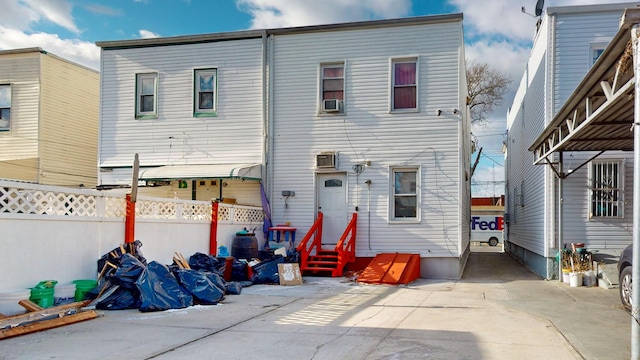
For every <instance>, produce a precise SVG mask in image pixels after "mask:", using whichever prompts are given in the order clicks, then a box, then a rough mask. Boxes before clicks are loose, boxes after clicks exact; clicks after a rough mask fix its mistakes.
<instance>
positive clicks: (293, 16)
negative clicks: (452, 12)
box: [236, 0, 411, 29]
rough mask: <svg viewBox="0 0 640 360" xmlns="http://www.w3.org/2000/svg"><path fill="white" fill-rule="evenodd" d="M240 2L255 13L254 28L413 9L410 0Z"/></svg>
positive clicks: (398, 14)
mask: <svg viewBox="0 0 640 360" xmlns="http://www.w3.org/2000/svg"><path fill="white" fill-rule="evenodd" d="M236 4H237V6H238V9H240V10H241V11H244V12H246V13H249V14H251V15H252V16H253V19H252V21H251V28H254V29H263V28H276V27H290V26H303V25H317V24H330V23H339V22H347V21H357V20H369V19H376V18H397V17H402V16H406V15H408V14H409V13H410V11H411V1H410V0H323V1H317V0H298V1H290V0H236Z"/></svg>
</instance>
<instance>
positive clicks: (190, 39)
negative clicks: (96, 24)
mask: <svg viewBox="0 0 640 360" xmlns="http://www.w3.org/2000/svg"><path fill="white" fill-rule="evenodd" d="M462 19H463V15H462V13H454V14H444V15H426V16H415V17H407V18H396V19H384V20H365V21H356V22H347V23H337V24H323V25H309V26H297V27H288V28H273V29H259V30H241V31H233V32H222V33H211V34H199V35H182V36H170V37H159V38H150V39H131V40H113V41H98V42H96V45H97V46H98V47H101V48H102V49H104V50H110V49H124V48H140V47H152V46H167V45H182V44H198V43H207V42H217V41H226V40H243V39H255V38H260V37H262V36H263V35H265V34H268V35H271V34H273V35H287V34H298V33H307V32H324V31H340V30H352V29H361V28H377V27H389V26H409V25H421V24H436V23H443V22H453V21H461V20H462Z"/></svg>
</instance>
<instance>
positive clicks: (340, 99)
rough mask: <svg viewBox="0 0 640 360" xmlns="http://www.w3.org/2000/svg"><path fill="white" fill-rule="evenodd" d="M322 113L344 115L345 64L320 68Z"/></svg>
mask: <svg viewBox="0 0 640 360" xmlns="http://www.w3.org/2000/svg"><path fill="white" fill-rule="evenodd" d="M320 77H321V79H320V94H321V96H320V112H321V113H325V114H330V113H344V64H330V65H329V64H327V65H322V66H321V67H320Z"/></svg>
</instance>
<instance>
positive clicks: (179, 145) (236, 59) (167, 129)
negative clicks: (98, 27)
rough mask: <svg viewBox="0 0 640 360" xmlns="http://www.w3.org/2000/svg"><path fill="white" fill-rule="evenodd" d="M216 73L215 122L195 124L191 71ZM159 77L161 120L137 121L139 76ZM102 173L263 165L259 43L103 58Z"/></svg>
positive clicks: (107, 53) (126, 53)
mask: <svg viewBox="0 0 640 360" xmlns="http://www.w3.org/2000/svg"><path fill="white" fill-rule="evenodd" d="M198 68H218V103H219V106H218V116H217V117H204V118H203V117H200V118H196V117H193V70H194V69H198ZM144 72H158V74H159V86H158V118H157V119H144V120H142V119H140V120H137V119H135V118H134V106H135V105H134V104H135V74H136V73H144ZM101 94H102V100H101V102H102V110H101V111H102V113H101V120H102V121H101V129H100V131H101V134H100V136H101V139H100V141H101V144H100V154H99V157H100V165H101V166H130V164H131V162H132V161H133V154H134V153H139V154H140V163H141V165H145V166H151V165H167V164H209V163H224V162H238V163H261V162H262V42H261V40H260V39H251V40H237V41H225V42H218V43H207V44H189V45H175V46H163V47H158V48H141V49H121V50H104V51H103V52H102V83H101Z"/></svg>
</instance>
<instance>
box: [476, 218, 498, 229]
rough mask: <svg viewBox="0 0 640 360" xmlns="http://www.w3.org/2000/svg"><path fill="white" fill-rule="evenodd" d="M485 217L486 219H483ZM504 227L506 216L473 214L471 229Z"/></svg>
mask: <svg viewBox="0 0 640 360" xmlns="http://www.w3.org/2000/svg"><path fill="white" fill-rule="evenodd" d="M483 218H484V219H483ZM502 229H504V218H503V217H502V216H496V217H493V218H491V217H488V216H482V217H481V216H472V217H471V230H502Z"/></svg>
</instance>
